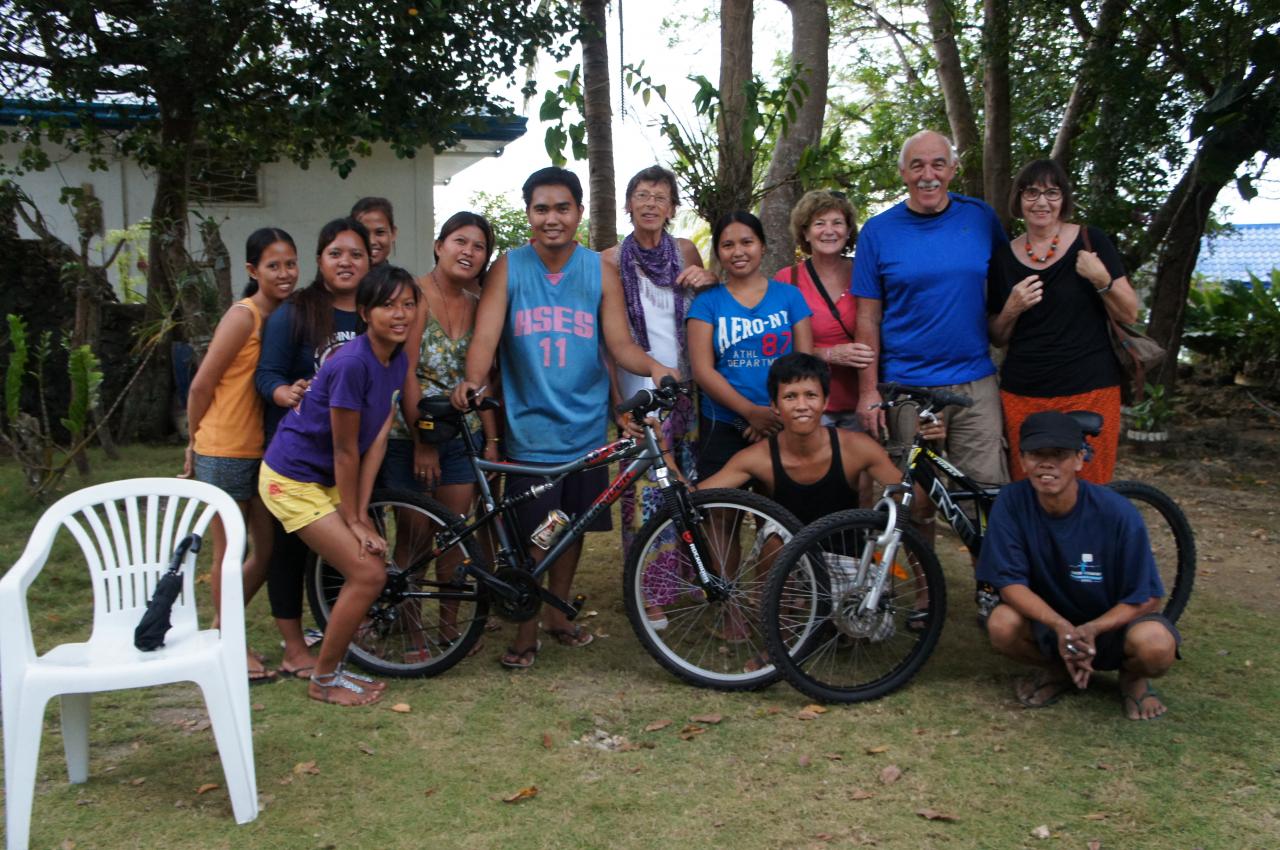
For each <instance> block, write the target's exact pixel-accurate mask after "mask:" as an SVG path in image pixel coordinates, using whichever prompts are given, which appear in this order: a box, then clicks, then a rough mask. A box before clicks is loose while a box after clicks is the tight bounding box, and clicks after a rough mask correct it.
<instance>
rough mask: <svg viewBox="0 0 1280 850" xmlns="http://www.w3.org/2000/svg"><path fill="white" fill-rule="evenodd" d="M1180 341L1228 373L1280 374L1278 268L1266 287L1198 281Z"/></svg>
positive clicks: (1252, 278)
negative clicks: (1218, 364) (1219, 365)
mask: <svg viewBox="0 0 1280 850" xmlns="http://www.w3.org/2000/svg"><path fill="white" fill-rule="evenodd" d="M1182 341H1183V344H1184V345H1186V346H1187V347H1188V348H1190V349H1191V350H1192V351H1194V352H1196V353H1198V354H1202V355H1205V356H1206V357H1208V358H1209V359H1210V360H1211V361H1214V362H1217V363H1220V364H1221V365H1222V367H1223V368H1224V369H1226V370H1227V371H1230V372H1235V371H1240V370H1247V371H1248V372H1249V373H1250V374H1253V375H1257V376H1259V377H1269V376H1274V375H1276V374H1277V373H1280V269H1273V270H1272V272H1271V277H1270V280H1269V281H1268V282H1266V283H1264V282H1263V281H1262V280H1260V279H1259V278H1258V277H1256V276H1254V275H1250V276H1249V282H1248V283H1247V284H1246V283H1240V282H1236V281H1229V282H1226V283H1219V282H1217V281H1210V280H1205V279H1197V280H1196V281H1194V282H1193V284H1192V287H1191V292H1190V295H1189V298H1188V301H1187V312H1186V325H1185V328H1184V330H1183V335H1182Z"/></svg>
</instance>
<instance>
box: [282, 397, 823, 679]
mask: <svg viewBox="0 0 1280 850" xmlns="http://www.w3.org/2000/svg"><path fill="white" fill-rule="evenodd" d="M690 392H691V385H689V384H683V385H682V384H676V383H675V382H671V383H669V384H664V386H662V387H661V388H658V389H654V390H642V391H641V392H639V393H637V394H636V395H635V396H633V397H632V398H630V399H628V400H627V401H626V402H624V403H623V404H622V405H620V406H619V407H618V410H619V412H621V413H630V414H631V415H632V416H633V417H634V418H635V420H636V421H637V422H639V423H641V425H642V427H643V429H644V434H643V436H642V437H630V436H623V437H621V438H620V439H618V440H616V441H614V442H611V443H609V444H608V445H605V446H602V447H600V448H597V449H593V450H592V451H589V452H587V453H586V454H585V455H583V456H581V457H579V458H577V459H575V460H572V461H569V462H566V463H563V464H559V465H557V466H553V467H546V466H529V465H524V464H519V463H509V462H496V461H488V460H485V459H483V458H482V457H481V456H480V448H481V447H480V446H479V445H477V441H476V438H475V437H474V436H473V434H472V432H471V430H470V429H469V428H467V427H466V424H467V423H466V415H464V413H463V412H461V411H457V410H455V409H454V408H453V407H452V405H450V403H449V399H448V398H446V397H444V396H430V397H427V398H425V399H423V402H422V404H421V405H420V409H421V411H422V412H423V414H424V418H425V419H426V420H427V421H428V423H429V424H430V425H431V428H432V430H433V431H436V432H443V433H445V434H450V435H451V434H453V433H456V434H458V435H460V436H461V437H462V439H463V443H464V446H465V448H466V453H467V456H468V458H469V459H470V462H471V465H472V467H473V469H474V470H475V473H476V481H477V482H478V489H479V501H478V505H477V507H476V509H475V511H474V512H473V514H472V515H471V516H470V517H469V518H468V517H463V516H459V515H456V514H453V513H451V512H450V511H448V510H447V509H446V508H445V507H444V506H443V505H441V504H440V503H439V502H437V501H436V500H435V499H432V498H431V497H429V496H425V495H422V494H419V493H412V492H406V491H397V490H385V489H379V490H376V491H375V492H374V493H373V495H372V498H371V500H370V506H369V515H370V518H371V521H372V524H373V527H374V528H376V529H377V530H378V533H379V534H381V535H382V536H383V537H384V538H386V540H387V545H388V555H389V560H388V563H387V579H386V584H385V586H384V587H383V589H382V593H381V595H380V596H379V597H378V599H377V601H376V602H375V603H374V604H373V606H372V607H371V608H370V609H369V611H368V613H367V614H366V616H365V619H364V622H363V623H362V624H361V626H360V628H359V629H358V630H357V633H356V635H355V637H354V639H353V640H352V643H351V646H350V649H349V655H350V657H351V658H352V660H354V661H356V662H357V663H359V664H360V665H361V666H362V667H364V668H366V669H368V670H370V671H372V672H375V673H378V674H380V675H385V676H403V677H415V676H433V675H436V674H439V673H443V672H444V671H445V670H448V669H449V668H450V667H452V666H453V665H454V664H456V663H458V662H459V661H460V660H462V659H463V658H465V657H466V656H467V653H468V652H469V651H470V650H471V648H472V647H473V646H475V644H476V641H477V640H479V638H480V635H481V633H482V632H483V631H484V627H485V621H486V618H487V616H488V615H489V614H490V613H493V614H494V615H496V616H498V617H500V618H502V619H504V620H507V621H510V622H514V623H519V622H524V621H527V620H530V619H533V618H534V617H536V616H537V615H538V612H539V610H540V608H541V606H542V605H544V604H545V605H550V606H552V607H554V608H556V609H557V610H559V611H561V612H563V613H564V615H565V616H566V617H568V618H569V619H570V620H573V619H574V618H576V617H577V616H578V614H579V612H580V611H581V609H582V606H583V603H584V601H585V598H584V597H583V596H581V595H578V596H576V597H575V598H573V599H561V598H560V597H558V596H556V595H555V594H553V593H551V592H550V591H549V590H548V589H546V588H545V587H543V585H542V582H541V578H542V576H543V574H544V573H545V572H546V571H547V570H548V569H549V568H550V566H551V565H552V564H554V563H555V562H556V560H557V559H558V558H559V557H560V555H561V554H563V553H564V552H565V550H567V549H568V548H569V547H570V546H572V545H573V544H574V543H575V542H577V541H579V540H581V539H582V537H583V535H584V534H585V533H586V529H587V528H588V527H589V526H590V524H591V523H592V521H593V520H594V519H595V518H596V517H598V516H599V515H600V514H601V513H602V512H604V511H607V510H609V509H610V507H611V506H612V505H613V503H614V502H616V501H617V500H618V499H619V498H620V497H621V495H622V493H623V492H624V491H625V490H626V489H627V487H629V486H630V485H631V484H632V483H633V482H635V481H636V480H637V479H638V478H639V477H640V476H641V475H644V474H652V475H653V477H654V479H655V480H656V482H657V484H658V488H657V489H658V490H659V492H660V493H661V497H662V500H663V505H662V508H661V511H660V512H659V513H658V514H657V515H655V516H654V517H653V518H651V519H650V520H649V522H647V523H646V524H645V525H644V527H643V528H642V529H641V531H640V533H639V535H638V536H637V538H636V542H635V544H634V545H633V546H632V547H631V551H630V552H628V553H627V554H626V564H625V569H624V583H623V597H624V600H625V603H626V609H627V615H628V618H629V619H630V621H631V623H632V626H633V627H634V628H635V631H636V634H637V635H638V636H639V638H640V642H641V643H642V644H643V645H644V647H645V649H646V650H647V651H648V652H649V653H650V654H651V655H653V657H654V658H655V659H657V661H658V662H659V663H660V664H662V666H663V667H665V668H666V669H667V670H669V671H671V672H672V673H674V674H675V675H676V676H678V677H680V678H681V679H683V680H685V681H687V682H690V683H693V684H697V685H702V686H705V687H712V688H720V689H725V690H743V689H750V688H757V687H762V686H764V685H767V684H769V683H771V682H773V681H775V680H777V679H778V678H779V676H780V674H779V673H778V672H777V670H776V669H775V668H774V667H773V666H772V665H770V664H767V663H766V664H764V665H763V666H759V665H754V664H752V663H751V661H752V659H758V658H766V657H767V655H766V651H765V641H764V635H763V633H762V632H761V630H760V627H759V611H758V605H759V600H760V598H761V596H762V592H763V585H764V581H765V578H766V576H767V574H768V570H769V567H770V566H771V565H772V559H773V557H775V556H776V555H777V553H778V552H779V551H781V549H782V547H783V545H784V544H785V543H786V542H787V541H788V540H790V538H791V536H792V534H794V532H795V531H797V530H798V529H799V526H800V524H799V522H798V521H797V520H796V519H795V517H793V516H792V515H791V514H790V513H789V512H787V511H786V510H784V509H783V508H782V507H780V506H779V505H776V504H774V503H773V502H771V501H770V500H768V499H766V498H764V497H762V496H758V495H756V494H754V493H749V492H746V491H742V490H706V491H698V492H690V491H689V490H688V488H687V487H686V486H685V485H684V484H683V483H682V482H681V481H680V480H679V479H678V478H677V477H676V476H675V475H674V474H673V472H672V470H671V469H670V467H668V465H667V463H666V461H665V460H664V456H663V454H662V450H661V448H660V446H659V442H658V437H657V434H656V432H655V430H654V424H655V422H654V420H651V419H650V417H651V416H653V415H655V414H656V415H657V416H658V417H659V419H660V418H661V417H662V416H663V415H665V413H667V412H669V411H670V410H672V409H673V408H674V407H675V404H676V400H677V398H678V396H679V395H688V394H689V393H690ZM497 407H498V403H497V402H496V401H495V400H493V399H489V398H486V399H484V400H483V401H481V402H479V403H478V404H477V403H475V402H474V401H473V402H472V403H471V406H470V409H469V410H468V411H467V412H466V414H472V413H476V412H479V411H481V410H490V409H496V408H497ZM615 462H617V463H619V464H620V471H619V473H618V475H617V477H615V478H614V479H613V481H612V482H611V483H610V484H609V486H608V487H607V488H606V489H605V490H604V492H602V493H601V494H600V496H599V497H598V498H597V499H596V500H595V501H594V502H593V503H592V504H591V505H590V507H588V508H587V509H586V510H585V511H583V512H582V513H581V514H580V515H578V516H576V517H567V518H564V517H557V518H556V519H555V521H551V518H550V517H549V518H548V522H545V523H543V524H542V525H540V526H539V527H538V529H536V530H535V529H526V528H522V527H521V523H520V521H519V519H518V517H517V515H516V511H515V510H514V509H515V507H516V506H518V505H520V504H522V503H524V502H526V501H528V500H531V499H533V498H535V497H536V496H538V495H539V494H541V493H543V492H545V491H546V490H547V489H550V488H551V487H552V486H554V484H555V483H556V482H558V481H560V480H561V479H563V478H565V477H566V476H568V475H571V474H573V473H575V472H578V471H581V470H584V469H592V468H595V467H599V466H603V465H607V464H610V463H615ZM485 473H502V474H520V475H532V476H539V477H541V478H543V479H544V480H545V483H540V484H537V485H534V486H533V487H530V488H528V489H527V490H522V491H520V492H516V493H504V494H503V496H502V497H501V498H498V497H496V496H495V495H494V489H493V488H492V487H491V486H490V484H489V481H488V479H487V478H486V475H485ZM553 513H554V512H553ZM558 525H562V526H563V527H561V528H558V529H557V528H556V526H558ZM482 531H483V532H485V534H486V535H488V536H489V539H490V540H491V541H492V543H491V544H490V545H484V543H483V542H482V538H481V537H478V536H477V535H479V534H480V533H481V532H482ZM557 531H558V536H555V535H556V533H557ZM534 535H537V536H538V541H539V542H538V544H537V545H539V546H543V548H546V549H547V552H546V555H545V557H544V558H542V560H541V561H540V562H539V563H536V564H535V562H534V560H533V558H532V556H531V555H530V554H529V543H530V540H531V537H533V536H534ZM489 549H492V552H490V551H487V550H489ZM342 583H343V578H342V575H341V574H340V573H339V572H338V571H337V570H336V569H334V568H333V567H332V566H330V565H329V564H327V563H325V562H324V561H323V560H321V559H317V560H316V562H315V563H314V564H313V565H312V567H311V568H310V570H309V571H308V575H307V589H308V597H309V600H310V604H311V609H312V612H313V614H314V615H315V618H316V620H317V622H318V623H319V624H320V626H321V628H323V627H324V626H325V625H326V624H327V622H328V619H329V614H330V612H331V610H332V606H333V604H334V602H335V601H336V600H337V597H338V592H339V590H340V589H341V587H342ZM654 585H663V586H664V587H665V588H666V589H665V591H664V593H665V597H664V604H663V609H664V616H665V619H666V620H667V623H666V624H665V628H658V627H657V626H655V624H654V623H651V622H650V621H649V618H648V616H647V615H646V613H645V607H646V604H647V600H646V594H647V593H648V592H649V591H650V588H652V587H653V586H654ZM757 666H759V669H755V667H757Z"/></svg>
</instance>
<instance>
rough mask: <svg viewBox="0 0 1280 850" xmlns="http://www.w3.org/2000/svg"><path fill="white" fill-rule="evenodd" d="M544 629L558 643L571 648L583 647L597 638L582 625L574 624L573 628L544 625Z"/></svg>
mask: <svg viewBox="0 0 1280 850" xmlns="http://www.w3.org/2000/svg"><path fill="white" fill-rule="evenodd" d="M542 631H543V632H545V633H546V634H548V635H550V636H551V637H553V638H555V639H556V643H558V644H560V645H561V646H567V647H569V648H570V649H581V648H582V647H584V646H586V645H588V644H589V643H591V642H592V641H593V640H595V639H596V636H595V635H593V634H591V632H589V631H587V630H586V629H584V628H582V626H574V627H573V628H572V629H548V628H545V627H544V628H543V629H542Z"/></svg>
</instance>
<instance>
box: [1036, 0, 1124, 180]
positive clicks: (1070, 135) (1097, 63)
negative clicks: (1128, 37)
mask: <svg viewBox="0 0 1280 850" xmlns="http://www.w3.org/2000/svg"><path fill="white" fill-rule="evenodd" d="M1124 6H1125V0H1104V2H1103V4H1102V8H1101V9H1100V10H1099V11H1098V23H1097V25H1096V26H1094V28H1093V33H1092V35H1091V36H1090V38H1089V44H1088V46H1087V47H1086V48H1085V54H1084V59H1083V61H1081V63H1080V70H1079V72H1078V73H1077V75H1076V83H1075V86H1074V87H1073V88H1072V89H1071V97H1070V98H1069V99H1068V100H1067V108H1066V111H1065V112H1063V114H1062V122H1061V123H1060V124H1059V125H1058V134H1057V136H1056V137H1055V138H1054V140H1053V152H1052V153H1051V154H1050V157H1051V158H1052V159H1053V160H1054V161H1055V162H1057V163H1058V164H1059V165H1061V166H1062V169H1063V170H1064V171H1066V172H1067V173H1068V174H1070V173H1071V154H1072V150H1071V148H1072V145H1073V144H1074V143H1075V140H1076V137H1078V136H1079V135H1080V133H1081V131H1083V130H1084V119H1085V116H1086V115H1088V114H1089V112H1091V111H1092V110H1093V108H1094V106H1095V105H1096V104H1097V102H1098V82H1099V75H1100V74H1101V73H1102V72H1103V70H1104V62H1105V60H1106V56H1107V54H1108V53H1109V52H1110V51H1111V49H1112V48H1113V46H1114V44H1115V39H1116V36H1117V34H1118V33H1119V32H1120V26H1121V24H1123V23H1124V16H1123V15H1122V14H1121V13H1122V12H1123V11H1124Z"/></svg>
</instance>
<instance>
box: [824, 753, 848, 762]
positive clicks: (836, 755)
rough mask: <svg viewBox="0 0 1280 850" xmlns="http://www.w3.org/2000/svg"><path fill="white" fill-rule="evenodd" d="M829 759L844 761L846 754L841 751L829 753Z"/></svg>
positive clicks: (827, 755)
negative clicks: (843, 754) (841, 753)
mask: <svg viewBox="0 0 1280 850" xmlns="http://www.w3.org/2000/svg"><path fill="white" fill-rule="evenodd" d="M826 757H827V761H844V756H842V755H840V754H839V753H827V754H826Z"/></svg>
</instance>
